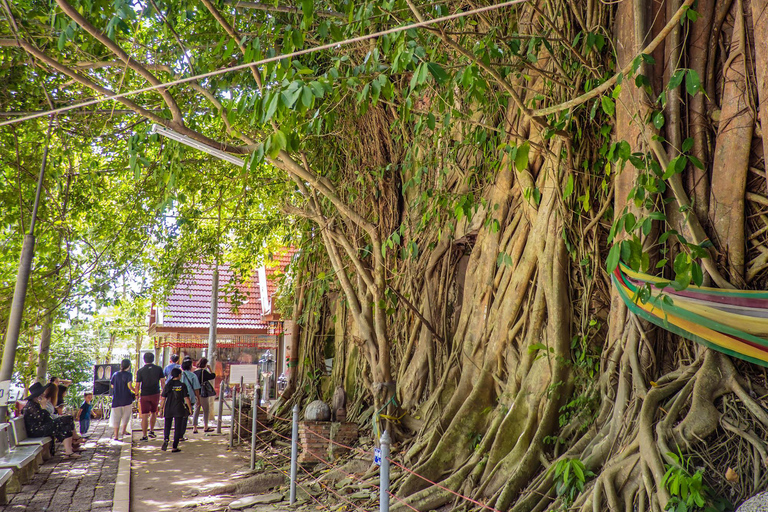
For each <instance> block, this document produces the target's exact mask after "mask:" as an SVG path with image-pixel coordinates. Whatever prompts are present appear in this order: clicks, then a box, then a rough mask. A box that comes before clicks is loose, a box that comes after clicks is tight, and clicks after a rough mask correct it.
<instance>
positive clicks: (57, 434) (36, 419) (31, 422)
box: [22, 382, 80, 459]
mask: <svg viewBox="0 0 768 512" xmlns="http://www.w3.org/2000/svg"><path fill="white" fill-rule="evenodd" d="M45 388H46V386H43V385H42V384H40V383H39V382H35V383H34V384H32V386H30V388H29V396H28V397H26V398H25V400H26V401H27V405H25V406H24V409H22V414H23V416H24V426H25V427H26V429H27V434H28V435H29V436H30V437H48V436H50V437H53V438H54V439H56V440H57V441H59V442H63V443H64V452H65V454H64V457H65V458H67V459H69V458H72V459H74V458H77V457H80V455H79V454H77V453H75V450H74V448H73V445H72V436H73V435H74V432H73V431H72V429H71V428H69V427H67V425H66V424H65V423H64V422H62V421H57V420H56V419H54V418H52V417H51V414H50V413H49V412H48V411H46V410H45V408H44V405H45V402H46V400H45V398H44V397H43V396H42V395H43V391H44V390H45Z"/></svg>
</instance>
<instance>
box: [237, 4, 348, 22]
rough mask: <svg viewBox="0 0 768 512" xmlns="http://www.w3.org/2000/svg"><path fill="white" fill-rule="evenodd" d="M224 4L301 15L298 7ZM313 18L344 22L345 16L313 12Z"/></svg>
mask: <svg viewBox="0 0 768 512" xmlns="http://www.w3.org/2000/svg"><path fill="white" fill-rule="evenodd" d="M224 3H226V4H228V5H233V6H235V7H240V8H242V9H254V10H257V11H265V12H282V13H286V14H303V12H302V10H301V9H299V8H298V7H287V6H283V5H267V4H263V3H261V2H238V1H237V0H225V2H224ZM312 14H314V15H315V16H320V17H324V18H338V19H340V20H346V19H347V16H346V15H345V14H344V13H341V12H336V11H313V13H312Z"/></svg>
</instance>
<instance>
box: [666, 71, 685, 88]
mask: <svg viewBox="0 0 768 512" xmlns="http://www.w3.org/2000/svg"><path fill="white" fill-rule="evenodd" d="M684 77H685V69H682V68H681V69H677V70H675V72H674V73H672V76H671V77H670V79H669V83H668V84H667V88H669V89H676V88H677V87H680V84H682V83H683V78H684Z"/></svg>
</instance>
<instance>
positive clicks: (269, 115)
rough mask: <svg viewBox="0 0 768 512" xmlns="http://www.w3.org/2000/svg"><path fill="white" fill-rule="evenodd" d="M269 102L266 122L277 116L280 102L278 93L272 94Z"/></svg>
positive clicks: (265, 115) (265, 117) (265, 114)
mask: <svg viewBox="0 0 768 512" xmlns="http://www.w3.org/2000/svg"><path fill="white" fill-rule="evenodd" d="M270 94H271V96H270V97H269V102H268V103H267V111H266V112H265V113H264V121H269V120H270V119H272V116H273V115H275V111H276V110H277V102H278V101H279V100H280V95H279V94H276V93H274V92H273V93H270Z"/></svg>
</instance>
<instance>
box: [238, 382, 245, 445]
mask: <svg viewBox="0 0 768 512" xmlns="http://www.w3.org/2000/svg"><path fill="white" fill-rule="evenodd" d="M243 396H245V380H244V378H243V377H240V395H239V397H240V401H239V402H238V404H237V406H238V408H239V410H238V411H237V444H240V438H241V437H242V436H241V427H242V425H241V424H240V423H241V422H240V419H241V417H242V416H243Z"/></svg>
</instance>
